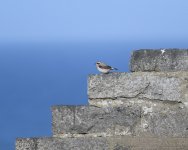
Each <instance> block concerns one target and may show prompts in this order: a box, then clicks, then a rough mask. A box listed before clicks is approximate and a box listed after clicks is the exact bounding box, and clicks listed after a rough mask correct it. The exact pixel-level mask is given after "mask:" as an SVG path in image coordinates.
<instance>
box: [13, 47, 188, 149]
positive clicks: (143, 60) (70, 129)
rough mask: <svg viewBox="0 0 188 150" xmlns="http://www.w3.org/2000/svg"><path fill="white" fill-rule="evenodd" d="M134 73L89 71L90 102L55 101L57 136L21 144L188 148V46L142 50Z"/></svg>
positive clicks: (54, 130) (35, 146) (133, 61)
mask: <svg viewBox="0 0 188 150" xmlns="http://www.w3.org/2000/svg"><path fill="white" fill-rule="evenodd" d="M131 71H132V73H110V74H100V75H90V76H89V78H88V100H89V105H86V106H63V105H59V106H53V107H52V134H53V135H52V137H49V138H19V139H17V141H16V150H25V149H28V150H48V149H49V150H62V149H65V150H141V149H143V150H146V149H147V150H158V149H160V150H168V149H169V150H175V149H182V150H187V149H188V145H187V143H188V50H176V49H170V50H163V51H161V50H139V51H135V52H133V54H132V58H131Z"/></svg>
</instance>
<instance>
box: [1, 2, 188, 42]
mask: <svg viewBox="0 0 188 150" xmlns="http://www.w3.org/2000/svg"><path fill="white" fill-rule="evenodd" d="M187 7H188V1H187V0H179V1H177V0H156V1H151V0H142V1H139V0H131V1H127V0H117V1H115V0H102V1H101V0H95V1H94V0H93V1H88V0H55V1H52V0H32V1H31V0H30V1H28V0H16V1H13V0H6V1H1V2H0V22H1V23H0V39H1V40H13V41H15V40H29V41H30V40H39V41H42V40H49V41H57V40H60V41H62V40H63V41H75V40H76V41H78V40H82V41H85V40H99V41H100V40H108V39H110V40H117V41H119V40H141V39H151V38H152V39H185V38H188V30H187V26H188V18H187V16H188V9H187Z"/></svg>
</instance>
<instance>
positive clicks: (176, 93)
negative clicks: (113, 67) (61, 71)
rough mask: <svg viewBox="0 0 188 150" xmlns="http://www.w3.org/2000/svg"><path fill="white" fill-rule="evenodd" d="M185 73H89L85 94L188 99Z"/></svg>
mask: <svg viewBox="0 0 188 150" xmlns="http://www.w3.org/2000/svg"><path fill="white" fill-rule="evenodd" d="M187 76H188V72H171V73H164V72H158V73H156V72H135V73H110V74H100V75H90V76H89V78H88V97H89V100H90V101H95V100H99V99H100V100H105V99H111V100H117V99H120V98H126V99H128V100H129V99H131V98H139V99H148V100H153V101H172V102H187V101H188V93H187V91H188V89H187V85H188V81H187V80H186V77H187Z"/></svg>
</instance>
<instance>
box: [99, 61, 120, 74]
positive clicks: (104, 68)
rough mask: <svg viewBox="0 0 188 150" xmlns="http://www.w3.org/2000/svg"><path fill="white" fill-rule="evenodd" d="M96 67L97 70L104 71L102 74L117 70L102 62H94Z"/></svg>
mask: <svg viewBox="0 0 188 150" xmlns="http://www.w3.org/2000/svg"><path fill="white" fill-rule="evenodd" d="M95 64H96V67H97V69H98V71H100V72H101V73H104V74H108V73H109V72H110V71H111V70H118V69H117V68H113V67H111V66H109V65H107V64H105V63H103V62H100V61H98V62H96V63H95Z"/></svg>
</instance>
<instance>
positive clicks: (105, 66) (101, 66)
mask: <svg viewBox="0 0 188 150" xmlns="http://www.w3.org/2000/svg"><path fill="white" fill-rule="evenodd" d="M99 68H101V69H112V67H111V66H108V65H104V64H100V65H99Z"/></svg>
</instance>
